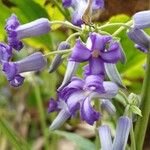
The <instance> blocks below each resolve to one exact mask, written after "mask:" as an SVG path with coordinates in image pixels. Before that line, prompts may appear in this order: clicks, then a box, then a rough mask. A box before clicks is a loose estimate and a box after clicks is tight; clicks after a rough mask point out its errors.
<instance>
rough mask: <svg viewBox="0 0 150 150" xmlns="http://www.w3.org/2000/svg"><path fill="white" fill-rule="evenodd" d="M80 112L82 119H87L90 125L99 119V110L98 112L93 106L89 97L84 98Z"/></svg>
mask: <svg viewBox="0 0 150 150" xmlns="http://www.w3.org/2000/svg"><path fill="white" fill-rule="evenodd" d="M80 113H81V117H82V119H83V120H85V121H86V122H87V123H88V124H90V125H93V124H94V122H95V121H97V120H98V119H99V117H100V114H99V112H96V111H95V110H94V109H93V108H92V106H91V104H90V98H89V97H87V98H86V99H84V100H83V102H82V105H81V110H80Z"/></svg>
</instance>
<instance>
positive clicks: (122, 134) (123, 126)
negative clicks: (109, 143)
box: [112, 117, 132, 150]
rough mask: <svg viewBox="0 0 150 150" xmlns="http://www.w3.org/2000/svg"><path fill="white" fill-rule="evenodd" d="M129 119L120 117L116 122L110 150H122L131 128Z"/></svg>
mask: <svg viewBox="0 0 150 150" xmlns="http://www.w3.org/2000/svg"><path fill="white" fill-rule="evenodd" d="M131 125H132V123H131V119H130V118H128V117H120V118H119V120H118V123H117V129H116V136H115V139H114V142H113V147H112V150H117V149H118V150H124V149H125V146H126V144H127V140H128V135H129V132H130V128H131Z"/></svg>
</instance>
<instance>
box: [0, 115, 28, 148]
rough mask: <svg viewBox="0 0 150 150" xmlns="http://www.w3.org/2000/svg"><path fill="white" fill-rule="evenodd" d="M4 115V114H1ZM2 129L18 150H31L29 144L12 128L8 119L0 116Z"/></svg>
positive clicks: (0, 128)
mask: <svg viewBox="0 0 150 150" xmlns="http://www.w3.org/2000/svg"><path fill="white" fill-rule="evenodd" d="M0 117H2V116H0ZM0 131H1V132H2V133H3V134H4V135H5V136H6V138H7V139H8V140H9V141H10V142H11V143H12V144H13V146H14V147H15V148H16V150H31V148H30V147H29V145H28V144H27V143H26V142H25V141H24V140H23V139H22V138H21V137H19V136H18V135H17V134H16V133H15V132H14V131H13V130H12V129H11V127H9V124H8V122H7V121H6V120H4V119H2V118H0Z"/></svg>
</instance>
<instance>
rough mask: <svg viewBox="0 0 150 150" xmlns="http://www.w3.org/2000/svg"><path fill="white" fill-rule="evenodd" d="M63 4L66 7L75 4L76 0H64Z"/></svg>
mask: <svg viewBox="0 0 150 150" xmlns="http://www.w3.org/2000/svg"><path fill="white" fill-rule="evenodd" d="M62 3H63V6H64V7H65V8H68V7H71V6H74V4H76V0H62Z"/></svg>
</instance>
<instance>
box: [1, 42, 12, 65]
mask: <svg viewBox="0 0 150 150" xmlns="http://www.w3.org/2000/svg"><path fill="white" fill-rule="evenodd" d="M12 55H13V53H12V48H11V47H10V46H9V45H7V44H4V43H0V63H2V62H3V61H9V60H10V58H11V57H12Z"/></svg>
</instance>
